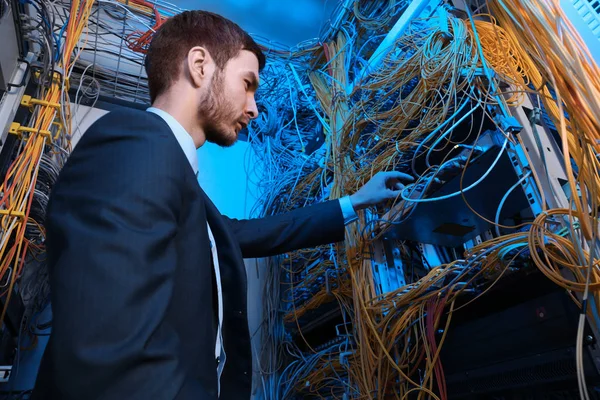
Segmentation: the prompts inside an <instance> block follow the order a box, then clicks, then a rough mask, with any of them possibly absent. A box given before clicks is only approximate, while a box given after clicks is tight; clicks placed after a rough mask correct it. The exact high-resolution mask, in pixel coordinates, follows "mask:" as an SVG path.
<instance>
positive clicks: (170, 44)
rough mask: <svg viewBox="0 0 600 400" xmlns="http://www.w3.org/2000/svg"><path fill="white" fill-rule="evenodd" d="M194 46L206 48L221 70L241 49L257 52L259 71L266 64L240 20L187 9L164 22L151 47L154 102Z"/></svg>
mask: <svg viewBox="0 0 600 400" xmlns="http://www.w3.org/2000/svg"><path fill="white" fill-rule="evenodd" d="M194 46H202V47H205V48H206V49H207V50H208V51H209V52H210V55H211V56H212V58H213V60H214V61H215V64H216V65H217V67H218V68H219V69H221V70H222V69H223V68H225V64H227V61H229V60H230V59H232V58H234V57H236V56H237V55H238V54H239V52H240V51H241V50H248V51H251V52H252V53H254V54H255V55H256V58H258V65H259V70H262V69H263V68H264V66H265V55H264V54H263V52H262V50H261V49H260V47H259V46H258V44H256V42H255V41H254V39H252V37H250V35H249V34H248V33H247V32H246V31H244V30H243V29H242V28H240V27H239V26H238V25H237V24H236V23H234V22H232V21H230V20H228V19H227V18H224V17H222V16H220V15H218V14H214V13H211V12H208V11H199V10H195V11H185V12H183V13H181V14H178V15H176V16H174V17H172V18H170V19H169V20H167V21H166V22H165V23H164V24H162V26H161V27H160V29H159V30H158V31H157V32H156V33H155V35H154V38H153V39H152V42H151V43H150V47H149V48H148V53H147V54H146V60H145V65H146V73H147V74H148V88H149V89H150V100H151V102H154V100H155V99H156V97H157V96H158V95H160V94H162V93H163V92H165V91H166V90H167V89H169V88H170V87H171V85H172V84H173V83H174V82H175V81H176V80H177V78H178V76H179V73H180V66H181V61H183V60H184V59H185V57H186V56H187V53H188V52H189V51H190V49H191V48H192V47H194Z"/></svg>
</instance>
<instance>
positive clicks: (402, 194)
mask: <svg viewBox="0 0 600 400" xmlns="http://www.w3.org/2000/svg"><path fill="white" fill-rule="evenodd" d="M507 144H508V137H506V138H505V139H504V143H503V144H502V147H501V148H500V151H499V152H498V155H497V156H496V159H494V162H493V163H492V165H490V168H489V169H488V170H487V171H486V172H485V174H483V176H482V177H481V178H479V179H478V180H477V181H476V182H474V183H473V184H471V185H470V186H468V187H466V188H464V189H463V190H461V191H458V192H454V193H450V194H447V195H445V196H440V197H433V198H431V197H429V198H424V199H411V198H409V197H406V195H405V194H404V193H405V192H406V191H407V190H408V189H412V188H413V187H414V186H415V185H417V184H418V182H417V183H412V184H410V185H407V186H405V187H404V189H402V192H401V193H400V196H402V199H404V200H405V201H409V202H412V203H430V202H433V201H440V200H446V199H449V198H452V197H456V196H459V195H461V194H462V193H465V192H467V191H469V190H471V189H473V188H474V187H475V186H477V185H479V184H480V183H481V182H482V181H483V180H484V179H485V178H487V176H488V175H489V174H490V172H492V170H493V169H494V167H495V166H496V164H498V161H500V157H502V154H504V150H505V149H506V145H507ZM452 161H453V160H450V161H447V162H446V163H444V164H442V166H440V169H441V168H442V167H443V165H445V164H447V163H449V162H452Z"/></svg>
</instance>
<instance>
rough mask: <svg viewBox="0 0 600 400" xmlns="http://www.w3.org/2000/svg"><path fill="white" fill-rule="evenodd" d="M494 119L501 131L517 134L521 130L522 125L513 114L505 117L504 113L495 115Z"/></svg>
mask: <svg viewBox="0 0 600 400" xmlns="http://www.w3.org/2000/svg"><path fill="white" fill-rule="evenodd" d="M494 120H495V121H496V123H497V124H498V126H499V127H500V129H502V131H503V132H509V133H512V134H514V135H518V134H519V133H521V131H522V130H523V125H521V124H520V123H519V121H518V120H517V119H516V118H515V117H513V116H510V117H507V116H504V115H496V117H495V118H494Z"/></svg>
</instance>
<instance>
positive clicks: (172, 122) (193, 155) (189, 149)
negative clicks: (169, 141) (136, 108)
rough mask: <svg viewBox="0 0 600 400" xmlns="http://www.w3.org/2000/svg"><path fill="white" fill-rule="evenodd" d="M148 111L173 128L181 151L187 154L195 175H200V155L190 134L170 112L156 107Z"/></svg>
mask: <svg viewBox="0 0 600 400" xmlns="http://www.w3.org/2000/svg"><path fill="white" fill-rule="evenodd" d="M146 111H148V112H151V113H154V114H156V115H158V116H159V117H161V118H162V119H163V120H164V121H165V122H166V123H167V125H169V128H171V131H173V134H174V135H175V139H177V142H178V143H179V146H181V150H183V152H184V153H185V156H186V157H187V159H188V161H189V163H190V166H191V167H192V169H193V170H194V174H198V153H197V152H196V145H195V144H194V140H193V139H192V137H191V136H190V134H189V133H188V132H187V131H186V130H185V128H184V127H183V126H182V125H181V124H180V123H179V122H178V121H177V120H176V119H175V118H174V117H173V116H172V115H171V114H169V113H168V112H166V111H163V110H161V109H159V108H156V107H150V108H148V109H146Z"/></svg>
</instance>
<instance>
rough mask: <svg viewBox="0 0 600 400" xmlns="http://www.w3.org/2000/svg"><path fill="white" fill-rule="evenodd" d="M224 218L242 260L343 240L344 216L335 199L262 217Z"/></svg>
mask: <svg viewBox="0 0 600 400" xmlns="http://www.w3.org/2000/svg"><path fill="white" fill-rule="evenodd" d="M225 218H226V220H227V221H228V222H229V226H230V228H231V229H232V230H233V232H234V234H235V237H236V239H237V240H238V241H239V243H240V246H241V249H242V255H243V256H244V257H245V258H253V257H268V256H273V255H277V254H282V253H286V252H288V251H293V250H297V249H302V248H306V247H314V246H319V245H323V244H329V243H335V242H341V241H342V240H344V232H345V229H344V217H343V215H342V210H341V208H340V204H339V201H338V200H333V201H327V202H325V203H321V204H316V205H314V206H310V207H304V208H299V209H297V210H294V211H291V212H288V213H284V214H280V215H274V216H269V217H265V218H258V219H248V220H236V219H230V218H227V217H225Z"/></svg>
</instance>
